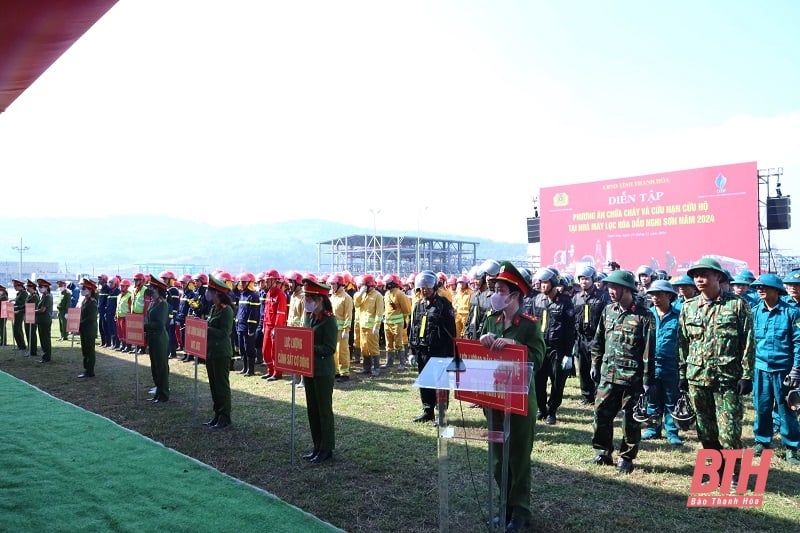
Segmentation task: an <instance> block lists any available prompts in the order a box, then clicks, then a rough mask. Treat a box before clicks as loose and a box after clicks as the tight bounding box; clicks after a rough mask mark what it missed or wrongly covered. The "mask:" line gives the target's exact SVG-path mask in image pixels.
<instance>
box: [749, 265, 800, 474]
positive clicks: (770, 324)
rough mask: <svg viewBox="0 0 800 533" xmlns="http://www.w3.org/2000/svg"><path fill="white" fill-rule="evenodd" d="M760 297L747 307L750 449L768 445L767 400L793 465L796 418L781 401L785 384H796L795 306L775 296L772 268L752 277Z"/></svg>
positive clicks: (777, 281) (798, 329) (778, 284)
mask: <svg viewBox="0 0 800 533" xmlns="http://www.w3.org/2000/svg"><path fill="white" fill-rule="evenodd" d="M752 287H753V288H754V289H755V290H756V292H757V293H758V297H759V299H760V302H759V303H758V304H757V305H756V306H755V307H753V310H752V311H753V331H754V335H755V342H756V356H755V371H754V373H753V406H754V407H755V410H756V414H755V421H754V424H753V436H754V437H755V445H754V446H753V452H754V453H753V455H755V456H756V457H758V456H760V455H761V453H762V452H763V451H764V450H765V449H768V448H770V447H771V442H772V434H773V423H774V422H773V406H774V405H775V404H777V408H778V416H777V420H775V422H778V424H777V425H778V426H779V431H780V434H781V443H782V444H783V447H784V448H785V450H786V456H785V458H786V462H787V463H789V464H791V465H799V464H800V457H798V455H797V447H798V445H800V423H799V422H798V421H797V416H796V415H795V413H794V412H792V411H791V410H790V409H789V406H788V405H787V404H786V403H785V402H784V401H783V399H784V398H785V397H786V395H787V394H788V392H789V390H790V389H796V388H797V387H798V386H800V308H797V307H795V306H791V305H789V304H787V303H786V302H784V301H783V300H781V299H780V296H782V295H786V291H785V290H784V287H783V281H782V280H781V278H779V277H778V276H776V275H775V274H761V275H760V276H759V277H758V278H757V279H756V280H755V281H753V283H752Z"/></svg>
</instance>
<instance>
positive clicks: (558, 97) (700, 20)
mask: <svg viewBox="0 0 800 533" xmlns="http://www.w3.org/2000/svg"><path fill="white" fill-rule="evenodd" d="M798 25H800V2H795V1H792V0H771V1H769V2H759V3H757V2H730V1H700V2H697V1H687V0H678V1H674V2H642V1H614V0H609V1H607V2H597V1H593V0H574V1H549V2H545V1H505V2H503V1H491V2H490V1H481V2H478V1H468V0H458V1H456V0H453V1H403V2H399V1H398V2H382V1H380V2H375V1H362V2H354V1H351V2H344V1H337V2H330V1H304V2H285V1H272V0H252V1H245V0H230V1H226V2H220V1H218V0H214V1H211V0H121V1H120V2H119V3H118V4H117V5H116V6H115V7H113V8H112V9H111V10H110V11H109V12H108V13H107V14H106V16H105V17H104V18H103V19H101V20H100V21H99V22H98V23H97V24H96V25H95V26H94V27H93V28H92V29H91V30H90V31H89V32H88V33H87V34H86V35H85V36H84V37H83V38H82V39H80V40H79V41H78V42H77V43H76V44H75V45H74V46H73V47H72V48H71V49H70V50H69V51H67V52H66V53H65V54H64V56H62V57H61V59H59V60H58V61H57V62H56V63H55V64H54V65H53V66H52V67H51V68H50V69H49V70H48V71H47V72H46V73H45V74H44V75H43V76H42V77H41V78H40V79H39V80H38V81H37V82H36V83H35V84H34V85H33V86H32V87H31V88H30V89H29V90H28V91H26V92H25V93H23V95H22V96H21V97H20V98H19V99H18V100H17V101H16V102H14V103H13V104H12V105H11V106H10V107H9V109H8V110H7V112H6V113H4V114H3V115H0V143H1V144H0V145H1V146H2V147H3V149H2V157H1V158H0V175H2V176H3V178H4V179H3V183H4V184H5V185H6V199H7V201H6V202H4V204H5V205H4V209H3V214H2V216H4V217H9V216H16V215H19V214H22V213H23V211H24V212H25V213H29V212H30V205H29V204H28V203H26V202H15V201H8V199H9V198H11V195H10V194H9V193H10V192H11V189H10V188H9V187H8V184H9V183H11V182H13V183H16V184H19V185H23V184H25V185H32V184H53V185H60V186H63V187H64V188H65V189H69V190H71V191H73V192H75V193H78V194H79V196H76V197H75V198H74V201H73V202H63V203H62V202H52V203H51V205H50V207H48V212H49V213H51V214H55V215H62V214H63V215H67V214H70V215H78V214H87V215H93V216H106V215H109V214H114V213H142V214H143V215H146V214H148V213H161V214H169V215H173V216H178V217H183V218H189V219H194V220H202V221H206V222H211V223H214V224H218V225H229V224H242V223H244V224H255V223H270V222H275V221H282V220H292V219H302V218H322V219H331V220H337V221H340V222H345V223H352V224H357V225H361V226H363V227H365V228H370V229H371V228H373V226H374V227H375V228H376V229H377V231H378V233H381V232H387V233H388V232H395V231H396V232H405V233H411V234H413V233H415V232H416V231H417V227H418V226H419V227H421V228H422V231H423V233H424V232H434V233H455V234H459V235H470V236H475V237H481V238H492V239H497V240H504V241H519V242H525V241H526V236H527V234H526V226H525V218H526V217H527V216H530V215H531V214H532V211H533V202H532V199H533V197H534V196H536V195H537V194H538V191H539V188H540V187H546V186H552V185H556V184H559V183H579V182H585V181H594V180H598V179H610V178H621V177H629V176H636V175H643V174H651V173H658V172H666V171H672V170H681V169H685V168H696V167H703V166H712V165H716V164H725V163H739V162H744V161H757V162H758V166H759V168H769V167H778V166H780V167H783V169H784V181H783V193H784V194H792V195H793V196H794V198H795V199H796V200H795V212H796V215H795V217H794V218H795V221H794V224H795V228H800V185H798V183H800V98H798V95H800V68H798V65H800V37H798V35H797V27H798ZM86 192H89V194H88V195H87V194H86ZM35 194H36V196H35V198H39V194H38V193H35ZM226 197H227V199H226ZM32 198H33V197H32ZM82 202H86V204H82ZM220 204H222V205H223V207H222V208H221V209H220V208H213V207H212V206H215V205H220ZM797 236H798V229H794V230H789V231H778V232H773V234H772V242H773V245H774V246H776V247H793V248H794V249H795V250H798V249H800V245H798V244H797V243H798V239H797ZM319 237H320V239H325V238H331V237H333V236H332V235H320V236H319ZM17 238H18V236H15V237H14V239H17Z"/></svg>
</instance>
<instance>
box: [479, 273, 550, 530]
mask: <svg viewBox="0 0 800 533" xmlns="http://www.w3.org/2000/svg"><path fill="white" fill-rule="evenodd" d="M497 281H505V282H508V283H510V284H514V285H517V286H518V287H520V288H521V289H522V292H523V295H524V294H525V293H526V292H530V290H531V289H530V287H529V286H527V283H526V282H525V281H524V279H523V278H522V276H521V274H519V271H518V270H517V269H516V268H515V267H514V266H513V265H512V264H511V263H509V262H506V261H503V262H502V263H501V266H500V273H499V274H498V276H497ZM481 328H482V329H481V335H483V334H486V333H491V334H493V335H495V336H497V337H498V338H506V339H513V340H514V341H515V342H516V343H517V344H521V345H523V346H526V347H527V348H528V362H530V363H533V365H534V368H535V369H539V368H541V367H542V364H543V363H544V352H545V343H544V335H543V334H542V328H541V327H540V325H539V324H538V323H537V321H536V318H535V317H533V316H531V315H528V314H525V313H523V312H522V307H521V306H520V309H519V310H518V311H517V313H516V314H515V315H514V317H513V318H512V319H511V325H510V326H509V327H507V328H506V326H505V319H504V314H503V311H497V312H493V313H491V314H490V315H488V316H487V317H486V319H485V320H484V321H483V324H482V326H481ZM537 407H538V406H537V404H536V387H535V384H534V381H533V380H532V379H531V383H530V389H529V390H528V415H527V416H522V415H517V414H510V415H508V416H510V417H511V420H510V421H509V422H510V433H509V436H508V449H509V452H508V472H507V474H508V482H507V486H506V489H507V494H508V497H507V500H506V507H507V510H506V517H507V519H509V520H510V519H512V518H513V519H516V520H520V521H523V522H527V521H529V520H530V518H531V504H530V500H531V451H532V449H533V437H534V432H535V429H536V410H537ZM487 417H488V418H489V421H488V422H489V425H490V429H492V430H499V429H500V428H502V427H503V421H504V417H505V413H504V412H503V411H499V410H488V411H487ZM491 446H493V448H494V449H493V457H494V465H493V468H494V478H495V481H496V482H497V484H498V486H499V485H500V483H502V479H503V478H502V475H503V444H502V443H493V444H491Z"/></svg>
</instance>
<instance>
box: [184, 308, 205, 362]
mask: <svg viewBox="0 0 800 533" xmlns="http://www.w3.org/2000/svg"><path fill="white" fill-rule="evenodd" d="M185 332H186V344H185V346H184V348H183V349H184V351H185V352H186V353H188V354H191V355H193V356H195V357H198V358H200V359H205V358H206V352H207V351H208V322H207V321H205V320H203V319H202V318H197V317H192V316H190V317H187V318H186V330H185Z"/></svg>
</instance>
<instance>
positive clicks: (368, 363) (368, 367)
mask: <svg viewBox="0 0 800 533" xmlns="http://www.w3.org/2000/svg"><path fill="white" fill-rule="evenodd" d="M359 374H372V357H370V356H368V355H365V356H364V369H363V370H361V372H359Z"/></svg>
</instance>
